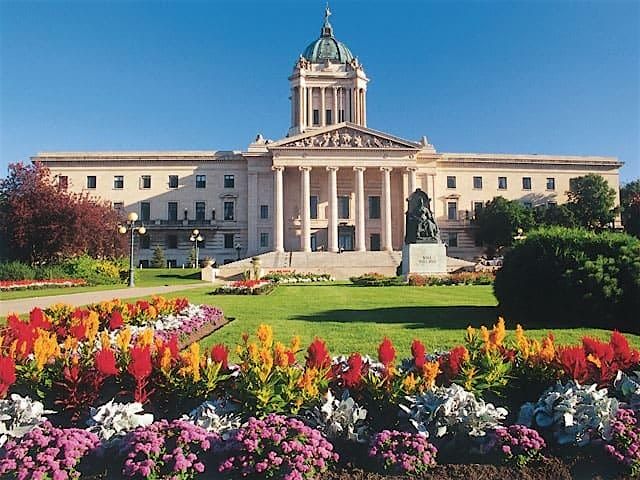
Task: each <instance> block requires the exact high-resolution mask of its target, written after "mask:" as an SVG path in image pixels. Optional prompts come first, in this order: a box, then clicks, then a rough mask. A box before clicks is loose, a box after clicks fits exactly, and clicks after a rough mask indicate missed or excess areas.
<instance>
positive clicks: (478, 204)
mask: <svg viewBox="0 0 640 480" xmlns="http://www.w3.org/2000/svg"><path fill="white" fill-rule="evenodd" d="M483 207H484V203H482V202H473V216H474V217H477V216H478V214H479V213H480V210H482V208H483Z"/></svg>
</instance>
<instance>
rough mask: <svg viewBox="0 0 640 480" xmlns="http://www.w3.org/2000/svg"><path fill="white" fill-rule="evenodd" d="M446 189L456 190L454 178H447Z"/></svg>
mask: <svg viewBox="0 0 640 480" xmlns="http://www.w3.org/2000/svg"><path fill="white" fill-rule="evenodd" d="M447 188H456V177H453V176H449V177H447Z"/></svg>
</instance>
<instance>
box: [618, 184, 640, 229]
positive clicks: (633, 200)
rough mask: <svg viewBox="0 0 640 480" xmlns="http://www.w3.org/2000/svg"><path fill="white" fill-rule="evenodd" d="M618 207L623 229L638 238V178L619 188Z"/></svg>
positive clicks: (639, 221)
mask: <svg viewBox="0 0 640 480" xmlns="http://www.w3.org/2000/svg"><path fill="white" fill-rule="evenodd" d="M620 207H621V209H622V224H623V225H624V230H625V231H626V232H627V233H630V234H631V235H635V236H636V237H639V238H640V179H639V180H634V181H633V182H629V183H627V184H626V185H624V186H623V187H622V188H621V189H620Z"/></svg>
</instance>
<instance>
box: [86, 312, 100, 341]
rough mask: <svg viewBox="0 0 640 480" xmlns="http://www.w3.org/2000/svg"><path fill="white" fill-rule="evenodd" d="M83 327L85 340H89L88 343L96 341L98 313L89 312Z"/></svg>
mask: <svg viewBox="0 0 640 480" xmlns="http://www.w3.org/2000/svg"><path fill="white" fill-rule="evenodd" d="M84 326H85V329H86V332H87V339H89V341H90V342H93V341H94V340H95V339H96V335H97V334H98V329H99V328H100V317H99V316H98V312H94V311H91V312H89V316H88V317H87V318H86V319H85V321H84Z"/></svg>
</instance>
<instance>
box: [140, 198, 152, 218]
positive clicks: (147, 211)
mask: <svg viewBox="0 0 640 480" xmlns="http://www.w3.org/2000/svg"><path fill="white" fill-rule="evenodd" d="M150 218H151V204H150V203H149V202H140V220H142V221H143V222H148V221H149V219H150Z"/></svg>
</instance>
